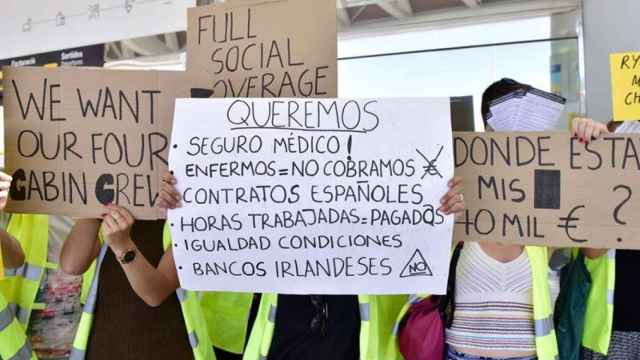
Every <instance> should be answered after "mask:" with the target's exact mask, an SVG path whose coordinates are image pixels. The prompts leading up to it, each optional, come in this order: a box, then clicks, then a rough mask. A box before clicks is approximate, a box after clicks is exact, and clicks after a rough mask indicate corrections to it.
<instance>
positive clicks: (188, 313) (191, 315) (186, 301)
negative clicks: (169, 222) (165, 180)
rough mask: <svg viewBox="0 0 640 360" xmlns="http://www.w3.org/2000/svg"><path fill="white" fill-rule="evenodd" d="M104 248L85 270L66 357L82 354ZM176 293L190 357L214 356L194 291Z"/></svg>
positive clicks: (166, 240)
mask: <svg viewBox="0 0 640 360" xmlns="http://www.w3.org/2000/svg"><path fill="white" fill-rule="evenodd" d="M163 244H164V247H165V249H166V248H167V247H169V246H170V245H171V233H170V232H169V229H168V227H167V226H165V228H164V234H163ZM107 250H108V245H107V244H104V245H103V246H102V248H101V249H100V254H99V255H98V258H97V259H96V265H95V266H94V267H92V269H90V270H88V271H87V272H88V273H91V274H90V276H91V278H92V279H93V280H92V282H91V288H90V289H89V293H88V297H87V301H86V303H85V306H84V309H83V312H82V317H81V318H80V324H79V325H78V332H77V333H76V337H75V339H74V342H73V349H72V351H71V356H70V357H69V359H70V360H81V359H84V358H85V353H86V350H87V345H88V342H89V335H90V333H91V327H92V324H93V314H94V311H95V305H96V300H97V296H98V282H99V276H96V275H97V274H100V266H101V265H102V261H103V260H104V257H105V255H106V253H107ZM176 296H177V297H178V300H179V301H180V307H181V308H182V315H183V318H184V322H185V327H186V329H187V335H188V337H189V343H190V344H191V348H192V349H193V356H194V359H196V360H212V359H215V358H216V357H215V354H214V352H213V344H212V343H211V338H210V336H209V333H208V330H207V324H206V320H205V316H204V315H203V313H202V308H201V306H200V299H199V296H198V294H197V293H195V292H192V291H187V290H184V289H178V290H176ZM176 335H178V334H176Z"/></svg>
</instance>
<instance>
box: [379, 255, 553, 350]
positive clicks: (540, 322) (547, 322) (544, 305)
mask: <svg viewBox="0 0 640 360" xmlns="http://www.w3.org/2000/svg"><path fill="white" fill-rule="evenodd" d="M525 251H526V252H527V255H528V257H529V264H530V265H531V275H532V276H531V281H532V284H531V289H532V297H533V320H534V328H535V336H536V353H537V357H538V359H539V360H555V359H558V343H557V341H556V332H555V329H554V325H553V306H552V305H551V294H550V291H549V279H548V277H549V273H548V267H549V265H548V263H549V256H548V250H547V248H546V247H539V246H526V247H525ZM426 296H428V295H426V294H419V295H410V296H409V299H408V301H407V302H406V304H405V306H404V307H403V308H402V310H401V312H400V316H398V318H397V320H396V324H395V326H394V330H393V340H392V341H390V342H389V347H388V348H387V357H386V359H388V360H394V359H402V358H403V357H402V355H401V354H400V350H399V348H398V339H397V336H398V332H399V328H400V322H401V321H402V319H403V318H404V316H405V315H406V314H407V311H408V310H409V307H410V306H411V304H413V303H415V302H418V301H420V300H421V299H423V298H424V297H426Z"/></svg>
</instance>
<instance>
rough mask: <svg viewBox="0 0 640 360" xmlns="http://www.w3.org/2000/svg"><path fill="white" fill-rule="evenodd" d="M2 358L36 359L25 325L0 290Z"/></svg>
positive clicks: (0, 356) (0, 352) (0, 357)
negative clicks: (16, 316) (14, 313)
mask: <svg viewBox="0 0 640 360" xmlns="http://www.w3.org/2000/svg"><path fill="white" fill-rule="evenodd" d="M0 282H1V281H0ZM0 359H11V360H29V359H32V360H35V359H36V356H35V354H34V353H33V351H31V344H30V343H29V339H27V335H26V334H25V331H24V327H23V326H22V325H21V324H20V323H19V322H18V320H17V319H16V318H15V316H14V315H13V310H12V309H11V307H10V306H9V303H7V301H6V300H5V298H4V296H3V295H2V292H0Z"/></svg>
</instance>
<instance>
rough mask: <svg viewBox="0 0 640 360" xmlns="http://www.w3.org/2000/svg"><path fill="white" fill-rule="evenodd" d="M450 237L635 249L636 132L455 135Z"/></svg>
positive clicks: (639, 213)
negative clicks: (459, 184) (458, 186)
mask: <svg viewBox="0 0 640 360" xmlns="http://www.w3.org/2000/svg"><path fill="white" fill-rule="evenodd" d="M453 140H454V141H453V144H454V151H455V157H456V159H455V165H456V175H458V176H461V177H463V179H464V195H465V201H466V205H467V210H466V211H465V213H463V214H462V215H461V216H460V217H459V218H458V219H457V220H456V229H455V236H454V238H455V240H458V241H491V242H503V243H522V244H532V245H548V246H559V247H593V248H629V249H640V202H639V201H637V200H638V199H637V197H638V194H635V193H634V189H635V187H636V185H637V184H639V183H640V155H639V153H638V150H640V136H637V135H632V136H629V137H624V136H622V135H606V136H603V137H602V138H600V139H598V140H594V141H592V142H590V143H588V144H586V145H585V144H582V143H580V142H579V141H578V140H577V139H571V138H570V136H569V134H567V133H472V132H470V133H466V132H457V133H454V139H453Z"/></svg>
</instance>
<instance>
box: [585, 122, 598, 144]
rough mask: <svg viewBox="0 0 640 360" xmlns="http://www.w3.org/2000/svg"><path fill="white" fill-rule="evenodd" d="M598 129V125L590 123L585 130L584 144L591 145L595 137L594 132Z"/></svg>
mask: <svg viewBox="0 0 640 360" xmlns="http://www.w3.org/2000/svg"><path fill="white" fill-rule="evenodd" d="M595 128H596V124H594V123H590V124H588V125H587V126H586V127H585V129H584V142H585V143H587V144H588V143H589V142H590V141H591V139H592V137H593V131H594V130H595Z"/></svg>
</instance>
